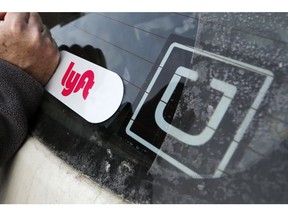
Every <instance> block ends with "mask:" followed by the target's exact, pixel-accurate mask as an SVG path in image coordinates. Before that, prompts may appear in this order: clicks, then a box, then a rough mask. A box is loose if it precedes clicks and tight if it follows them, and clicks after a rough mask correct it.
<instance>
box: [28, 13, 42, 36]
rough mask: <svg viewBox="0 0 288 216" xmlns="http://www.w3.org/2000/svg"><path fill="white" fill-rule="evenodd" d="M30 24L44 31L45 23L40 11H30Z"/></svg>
mask: <svg viewBox="0 0 288 216" xmlns="http://www.w3.org/2000/svg"><path fill="white" fill-rule="evenodd" d="M28 24H29V25H31V26H33V27H35V28H37V29H38V31H39V32H43V31H44V25H43V22H42V19H41V17H40V15H39V14H38V13H30V16H29V20H28Z"/></svg>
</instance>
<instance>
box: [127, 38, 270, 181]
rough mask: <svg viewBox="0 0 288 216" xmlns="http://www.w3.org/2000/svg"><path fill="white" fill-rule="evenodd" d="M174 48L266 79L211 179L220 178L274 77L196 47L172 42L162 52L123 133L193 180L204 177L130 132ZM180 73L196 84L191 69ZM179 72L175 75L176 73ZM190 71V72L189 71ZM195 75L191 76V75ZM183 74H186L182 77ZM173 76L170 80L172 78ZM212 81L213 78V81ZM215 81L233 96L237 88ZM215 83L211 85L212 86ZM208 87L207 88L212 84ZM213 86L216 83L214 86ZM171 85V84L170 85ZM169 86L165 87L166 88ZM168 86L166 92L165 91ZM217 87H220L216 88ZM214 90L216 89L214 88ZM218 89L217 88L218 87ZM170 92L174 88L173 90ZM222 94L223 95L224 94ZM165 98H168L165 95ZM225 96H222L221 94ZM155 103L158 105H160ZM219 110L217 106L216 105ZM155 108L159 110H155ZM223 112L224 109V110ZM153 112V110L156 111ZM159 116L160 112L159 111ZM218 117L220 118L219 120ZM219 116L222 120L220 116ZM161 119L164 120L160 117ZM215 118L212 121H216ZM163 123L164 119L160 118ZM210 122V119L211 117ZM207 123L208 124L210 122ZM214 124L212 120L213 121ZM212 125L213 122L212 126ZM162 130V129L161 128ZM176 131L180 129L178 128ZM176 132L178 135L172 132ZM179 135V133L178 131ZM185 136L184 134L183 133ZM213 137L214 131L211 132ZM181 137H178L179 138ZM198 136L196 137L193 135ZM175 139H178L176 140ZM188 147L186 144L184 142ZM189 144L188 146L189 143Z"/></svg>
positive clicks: (217, 115) (260, 69)
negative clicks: (232, 92)
mask: <svg viewBox="0 0 288 216" xmlns="http://www.w3.org/2000/svg"><path fill="white" fill-rule="evenodd" d="M174 48H180V49H183V50H186V51H189V52H191V53H195V54H197V55H201V56H205V57H208V58H211V59H214V60H217V61H220V62H224V63H226V64H230V65H233V66H236V67H238V68H243V69H246V70H248V71H250V72H254V73H257V74H260V75H263V76H266V79H265V81H264V83H263V84H262V86H261V88H260V90H259V92H258V94H257V96H256V97H255V99H254V101H253V103H252V105H251V106H250V108H249V109H248V111H247V114H246V115H245V117H244V119H243V121H242V122H241V124H240V126H239V128H238V129H237V130H236V133H235V135H234V138H233V140H232V142H231V143H230V145H229V147H228V149H227V150H226V152H225V154H224V156H223V158H222V159H221V161H220V163H219V165H218V167H217V168H216V170H215V172H214V174H213V176H212V178H219V177H221V176H222V174H223V171H225V169H226V167H227V165H228V163H229V161H230V160H231V158H232V156H233V154H234V152H235V151H236V149H237V147H238V145H239V142H240V141H241V139H242V137H243V136H244V133H245V131H246V130H247V128H248V126H249V124H250V122H251V121H252V119H253V117H254V115H255V113H256V111H257V109H258V108H259V106H260V104H261V102H262V100H263V98H264V96H265V95H266V93H267V91H268V89H269V87H270V85H271V83H272V81H273V78H274V74H273V73H272V72H271V71H269V70H267V69H263V68H260V67H257V66H253V65H250V64H247V63H243V62H240V61H237V60H234V59H230V58H227V57H224V56H220V55H217V54H214V53H211V52H208V51H205V50H200V49H197V48H193V47H190V46H186V45H183V44H180V43H177V42H174V43H172V44H171V45H170V46H169V48H168V50H167V52H166V53H165V55H164V57H163V59H162V61H161V63H160V65H159V66H158V68H157V70H156V72H155V74H154V75H153V78H152V79H151V81H150V83H149V85H148V87H147V89H146V91H145V93H144V94H143V96H142V98H141V100H140V102H139V103H138V105H137V108H136V110H135V112H134V113H133V115H132V117H131V119H130V121H129V123H128V125H127V127H126V133H127V135H129V136H130V137H132V138H133V139H135V140H136V141H138V142H139V143H141V144H142V145H144V146H145V147H147V148H148V149H150V150H151V151H152V152H154V153H155V154H157V155H159V156H160V157H162V158H164V159H165V160H166V161H168V162H169V163H170V164H172V165H173V166H175V167H177V168H178V169H180V170H181V171H182V172H184V173H186V174H187V175H189V176H191V177H192V178H196V179H203V178H204V177H202V176H201V175H200V174H198V173H197V172H195V171H193V170H192V169H190V168H189V167H187V166H185V165H184V164H182V163H180V162H179V161H177V160H176V159H174V158H173V157H171V156H170V155H168V154H166V153H165V152H163V151H161V150H160V149H158V148H157V147H155V146H154V145H152V144H151V143H149V142H147V141H146V140H145V139H143V138H142V137H140V136H139V135H137V134H135V133H134V132H133V131H131V127H132V125H133V123H134V120H135V119H136V117H137V115H138V113H139V112H140V110H141V107H142V106H143V104H144V102H145V100H146V98H147V96H148V95H149V93H150V91H151V89H152V87H153V85H154V84H155V82H156V80H157V78H158V76H159V74H160V73H161V71H162V68H163V66H164V65H165V63H166V61H167V59H168V57H169V56H170V54H171V52H172V51H173V49H174ZM180 68H181V69H182V70H181V71H180V73H179V71H178V69H177V70H176V71H175V74H174V76H175V75H177V76H183V77H185V78H187V79H191V80H193V81H196V80H197V75H195V73H196V74H197V71H193V70H192V69H187V68H184V67H180ZM177 71H178V73H177ZM189 71H190V72H189ZM193 73H194V74H193ZM184 74H186V75H184ZM174 76H173V77H174ZM213 80H214V78H213ZM214 81H215V82H216V81H217V82H218V83H220V86H221V85H223V84H224V85H229V87H230V88H231V89H232V90H233V91H234V95H235V93H236V91H237V89H236V87H235V86H233V85H231V84H228V83H225V82H223V81H220V80H216V79H215V80H214ZM215 82H214V83H215ZM211 84H212V82H211ZM211 84H210V85H211ZM214 85H215V84H214ZM169 86H170V84H169ZM169 86H168V87H169ZM168 87H167V89H168ZM218 87H219V85H218ZM215 88H216V87H215ZM219 88H220V87H219ZM167 89H166V92H165V93H164V95H163V97H162V98H161V100H160V101H159V104H160V102H161V101H163V99H164V98H165V99H164V102H165V101H166V102H167V100H168V99H167V98H169V95H171V89H170V90H169V91H168V93H167ZM172 90H173V88H172ZM224 93H225V92H224ZM167 95H168V96H167ZM234 95H232V96H230V101H231V100H232V99H233V96H234ZM224 96H225V95H224ZM222 98H224V99H226V100H227V98H229V96H226V98H225V97H222ZM159 104H158V106H159ZM219 104H220V102H219V103H218V105H219ZM228 106H229V103H228ZM217 107H219V106H217ZM162 108H163V105H162ZM157 109H158V108H157ZM226 109H227V104H226ZM218 110H221V109H218ZM225 111H226V110H225ZM155 112H156V110H155ZM217 112H218V113H219V111H217V108H216V109H215V112H214V114H216V115H215V116H216V117H215V118H216V119H217V118H218V119H217V122H218V124H219V123H220V122H221V120H222V117H223V115H224V114H225V112H224V114H223V113H222V114H218V113H217ZM158 113H159V112H158ZM219 116H220V117H219ZM221 116H222V117H221ZM162 118H163V117H162ZM215 118H214V119H215ZM162 120H163V119H162ZM210 120H211V118H210ZM155 121H156V122H157V120H156V119H155ZM209 122H210V121H209ZM214 122H215V121H214ZM157 124H158V126H159V125H161V123H159V122H157ZM212 124H213V123H212ZM213 125H215V127H214V128H212V129H213V130H214V131H216V129H217V127H218V126H217V124H215V123H214V124H213ZM168 127H169V128H167V124H166V128H165V132H166V133H167V134H170V133H169V129H171V128H172V129H173V130H171V131H174V132H175V131H177V128H176V129H175V128H173V126H172V125H168ZM160 128H161V127H160ZM162 130H163V129H162ZM178 130H179V129H178ZM175 133H177V132H175ZM175 133H174V136H173V134H170V135H171V136H173V137H175ZM179 133H181V132H179ZM182 133H184V132H182ZM211 133H212V135H211V136H213V133H214V132H213V131H212V132H211ZM179 137H180V136H179ZM195 137H197V136H195ZM176 139H177V138H176ZM200 143H201V145H203V144H205V142H200ZM186 144H188V143H186ZM188 145H189V144H188ZM190 145H193V144H190Z"/></svg>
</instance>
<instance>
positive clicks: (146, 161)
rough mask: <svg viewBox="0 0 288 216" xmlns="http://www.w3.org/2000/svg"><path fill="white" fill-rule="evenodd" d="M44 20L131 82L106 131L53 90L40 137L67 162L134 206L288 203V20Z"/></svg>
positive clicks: (178, 16)
mask: <svg viewBox="0 0 288 216" xmlns="http://www.w3.org/2000/svg"><path fill="white" fill-rule="evenodd" d="M42 16H43V20H44V22H45V21H46V22H45V23H47V25H48V26H49V27H50V28H51V32H52V35H53V37H54V39H55V41H56V43H57V44H58V46H59V49H61V50H67V51H68V52H71V53H73V54H75V55H78V56H80V57H82V58H84V59H87V60H88V61H91V62H93V63H95V64H97V65H100V66H102V67H104V68H107V69H108V70H110V71H113V72H115V73H117V74H118V75H119V76H120V77H121V79H122V81H123V84H124V97H123V100H122V102H121V105H120V107H119V108H118V110H117V111H116V113H115V114H114V115H113V116H112V117H111V118H109V119H108V120H106V121H104V122H102V123H97V124H93V123H89V122H87V121H86V120H85V119H83V118H82V117H81V116H79V115H78V114H77V113H75V112H74V111H72V110H71V109H70V108H68V107H67V106H65V105H64V104H63V103H61V102H60V101H59V100H57V99H56V98H55V97H53V96H52V95H51V94H49V93H48V92H46V93H45V96H44V99H43V102H42V104H41V107H40V108H39V111H38V113H37V115H36V118H35V120H34V121H33V125H32V126H31V133H32V135H33V136H35V137H36V138H37V139H39V140H40V141H41V142H42V143H44V144H45V145H46V146H48V147H49V148H50V149H51V150H52V151H53V152H54V153H55V154H56V155H57V156H58V157H60V158H61V159H63V160H64V161H65V162H67V163H68V164H70V165H71V166H73V167H74V168H75V169H77V170H79V171H80V172H81V173H83V174H84V175H86V176H88V177H89V178H90V179H92V180H93V181H95V182H96V183H97V184H100V185H101V186H103V187H105V188H107V189H109V190H111V191H113V192H114V193H116V194H117V195H119V196H121V197H123V198H124V199H126V200H127V201H129V202H133V203H287V202H288V196H287V186H288V185H287V184H288V181H287V171H288V159H287V158H288V145H287V138H288V111H287V110H288V85H287V82H288V74H287V68H288V45H287V43H288V37H287V35H288V30H287V29H288V14H287V13H72V14H71V13H62V14H61V13H60V14H57V13H56V14H54V13H51V14H49V13H45V14H42ZM51 17H54V21H55V20H56V21H55V22H53V19H51ZM95 112H97V110H95Z"/></svg>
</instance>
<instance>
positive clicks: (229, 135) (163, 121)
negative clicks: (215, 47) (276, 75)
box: [126, 41, 273, 178]
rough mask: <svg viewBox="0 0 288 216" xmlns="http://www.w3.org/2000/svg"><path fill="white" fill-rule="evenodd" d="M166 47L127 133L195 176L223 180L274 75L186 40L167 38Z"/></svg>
mask: <svg viewBox="0 0 288 216" xmlns="http://www.w3.org/2000/svg"><path fill="white" fill-rule="evenodd" d="M163 51H164V52H162V54H161V56H160V58H158V62H156V64H155V67H154V69H152V72H151V79H150V80H148V82H149V83H148V84H147V86H146V87H145V88H144V89H143V90H142V91H141V92H140V95H139V96H138V100H137V101H136V104H134V106H135V107H136V109H135V111H134V113H133V115H132V116H131V118H130V120H129V123H128V125H127V126H126V134H127V135H128V136H129V137H131V138H132V142H134V143H138V144H140V145H143V146H145V147H146V148H148V149H150V150H151V151H152V152H154V153H155V154H156V155H158V156H160V157H162V158H163V159H165V160H166V161H167V162H169V163H170V164H171V165H172V166H174V167H176V168H178V169H179V170H181V171H182V172H184V173H186V174H187V175H189V176H191V177H193V178H218V177H220V176H222V175H223V173H225V171H226V168H227V166H228V165H229V163H230V162H231V159H232V156H233V154H234V153H235V151H236V150H237V148H238V147H239V145H240V144H241V141H242V138H243V137H244V134H245V132H247V130H248V126H249V124H250V123H251V121H252V120H253V117H254V115H255V113H256V112H257V110H258V108H259V107H260V104H261V102H262V100H263V98H264V96H265V94H266V93H267V91H268V89H269V87H270V85H271V83H272V81H273V73H272V72H271V71H269V70H266V69H263V68H259V67H256V66H253V65H250V64H247V63H244V62H240V61H236V60H234V59H231V58H227V57H224V56H220V55H218V54H215V53H211V52H208V51H205V50H201V49H198V48H194V47H192V46H188V45H186V44H184V43H183V44H182V43H181V42H175V41H174V42H173V41H172V42H171V41H167V43H166V47H165V48H164V49H163ZM133 140H134V141H133Z"/></svg>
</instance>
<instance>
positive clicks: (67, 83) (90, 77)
mask: <svg viewBox="0 0 288 216" xmlns="http://www.w3.org/2000/svg"><path fill="white" fill-rule="evenodd" d="M74 64H75V63H74V62H73V61H71V62H70V64H69V66H68V68H67V70H66V72H65V74H64V76H63V78H62V81H61V84H62V86H64V89H63V90H62V92H61V93H62V95H63V96H68V95H70V94H71V93H72V92H73V93H76V92H78V91H79V90H80V89H83V92H82V96H83V99H84V100H86V98H87V97H88V94H89V90H90V89H91V88H92V87H93V85H94V83H95V82H94V72H93V71H92V70H87V71H85V72H84V73H83V74H82V75H81V74H79V73H77V72H76V71H74V70H72V68H73V66H74Z"/></svg>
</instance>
